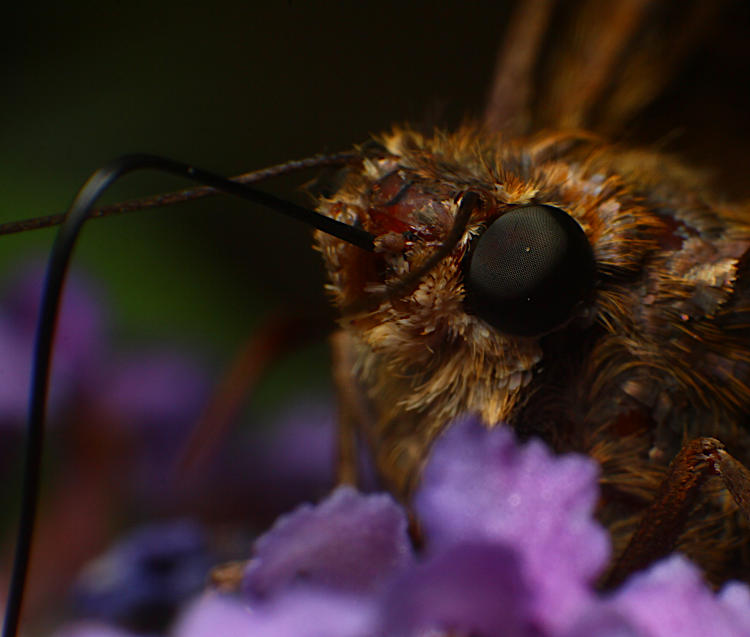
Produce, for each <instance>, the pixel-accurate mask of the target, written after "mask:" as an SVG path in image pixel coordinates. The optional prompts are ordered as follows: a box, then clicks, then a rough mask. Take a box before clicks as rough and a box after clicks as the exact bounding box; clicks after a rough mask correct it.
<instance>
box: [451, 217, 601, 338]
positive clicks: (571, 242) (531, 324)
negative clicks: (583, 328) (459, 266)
mask: <svg viewBox="0 0 750 637" xmlns="http://www.w3.org/2000/svg"><path fill="white" fill-rule="evenodd" d="M466 259H467V260H466V261H465V262H464V272H465V287H466V303H467V309H468V310H469V311H470V312H471V313H473V314H476V315H477V316H479V317H480V318H481V319H483V320H485V321H487V322H488V323H490V324H491V325H492V326H494V327H496V328H497V329H498V330H500V331H502V332H505V333H507V334H512V335H516V336H537V335H539V334H543V333H545V332H548V331H550V330H552V329H554V328H555V327H557V326H559V325H561V324H562V323H564V322H565V321H566V320H567V319H568V318H569V317H570V315H571V312H572V310H573V308H574V306H575V305H576V304H577V303H578V302H579V301H580V300H581V299H583V298H584V297H585V296H586V294H587V293H588V292H590V291H591V289H592V287H593V284H594V270H595V266H594V256H593V253H592V251H591V246H590V245H589V242H588V239H587V238H586V235H585V233H584V232H583V229H582V228H581V226H580V225H578V222H577V221H575V220H574V219H573V218H572V217H571V216H570V215H569V214H567V213H566V212H565V211H563V210H560V209H559V208H555V207H554V206H544V205H535V206H520V207H518V208H513V209H511V210H509V211H508V212H506V213H505V214H503V215H502V216H501V217H498V218H497V219H496V220H495V221H493V222H492V224H491V225H490V226H489V227H488V228H487V229H486V230H485V231H484V232H483V233H482V234H481V235H480V236H479V237H477V238H476V239H474V242H473V246H472V250H471V251H470V252H469V253H468V255H467V257H466Z"/></svg>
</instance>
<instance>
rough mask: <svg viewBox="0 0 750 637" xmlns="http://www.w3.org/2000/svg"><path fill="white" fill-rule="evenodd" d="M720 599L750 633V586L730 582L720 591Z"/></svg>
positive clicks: (739, 623) (736, 620) (739, 624)
mask: <svg viewBox="0 0 750 637" xmlns="http://www.w3.org/2000/svg"><path fill="white" fill-rule="evenodd" d="M719 601H720V603H721V604H722V606H724V608H726V609H727V610H728V611H729V613H730V614H731V615H732V616H733V617H734V619H735V622H736V623H737V625H738V626H742V627H743V629H744V630H745V631H746V632H747V634H748V635H750V586H748V585H747V584H742V583H740V582H729V583H727V584H725V585H724V587H723V588H722V589H721V591H719Z"/></svg>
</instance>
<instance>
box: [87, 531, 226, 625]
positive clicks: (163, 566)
mask: <svg viewBox="0 0 750 637" xmlns="http://www.w3.org/2000/svg"><path fill="white" fill-rule="evenodd" d="M214 559H215V558H214V556H213V555H212V554H211V553H210V551H209V548H208V544H207V539H206V536H205V534H204V532H203V531H202V529H201V528H200V527H199V526H198V525H197V524H195V523H193V522H190V521H186V520H180V521H172V522H166V523H162V524H158V525H151V526H146V527H142V528H140V529H138V530H136V531H135V532H133V533H131V534H130V535H128V536H127V537H126V538H125V539H123V540H122V541H120V542H119V543H118V544H116V545H115V546H114V547H113V548H112V549H110V550H109V551H108V552H107V553H105V554H104V555H103V556H101V557H99V558H98V559H97V560H96V561H94V562H93V563H91V564H90V565H89V566H88V567H87V568H86V569H85V570H84V571H83V573H82V574H81V576H80V577H79V580H78V582H77V583H76V585H75V587H74V592H73V601H74V606H75V607H76V609H77V610H78V612H79V614H80V615H82V616H84V617H90V618H97V619H101V620H106V621H111V622H115V623H120V624H122V625H125V626H128V627H131V628H136V629H139V630H158V629H160V628H163V627H164V626H165V625H166V623H167V622H168V621H169V619H171V617H172V615H173V614H174V612H175V610H176V609H177V607H178V606H179V605H180V604H181V603H183V602H185V601H186V600H187V599H188V598H189V597H191V596H193V595H195V594H196V593H198V592H199V591H200V590H202V588H203V587H204V585H205V581H206V577H207V574H208V571H209V570H210V568H211V565H212V563H213V561H214Z"/></svg>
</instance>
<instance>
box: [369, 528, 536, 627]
mask: <svg viewBox="0 0 750 637" xmlns="http://www.w3.org/2000/svg"><path fill="white" fill-rule="evenodd" d="M532 599H533V594H532V591H531V590H530V589H529V587H528V585H527V582H526V581H525V579H524V576H523V573H522V572H521V567H520V563H519V559H518V555H517V554H516V553H515V552H514V551H513V550H511V549H509V548H507V547H505V546H503V545H501V544H497V543H489V542H484V543H479V544H472V543H464V544H454V545H453V546H451V547H450V548H447V549H446V550H444V551H442V552H440V553H439V554H438V555H436V556H434V557H432V558H431V559H429V560H428V561H427V562H426V563H424V564H421V565H419V566H416V567H414V568H411V569H409V570H408V571H406V572H405V573H404V574H403V575H402V576H400V577H399V578H398V579H397V580H396V581H395V582H394V584H393V585H392V586H391V587H389V589H388V593H387V595H386V597H385V600H384V603H383V609H384V613H385V620H384V626H383V627H382V630H381V631H380V632H379V633H378V634H383V635H389V636H392V637H396V636H399V635H403V636H404V637H407V636H410V635H426V634H432V633H431V632H430V631H436V632H435V634H441V635H442V634H444V633H448V634H458V635H498V636H499V635H513V636H514V637H524V636H528V637H531V636H534V635H540V634H541V633H540V632H539V631H538V630H537V629H536V627H535V626H534V617H533V615H534V613H533V612H532V609H531V606H532Z"/></svg>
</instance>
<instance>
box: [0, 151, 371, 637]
mask: <svg viewBox="0 0 750 637" xmlns="http://www.w3.org/2000/svg"><path fill="white" fill-rule="evenodd" d="M311 159H314V158H311ZM350 159H351V157H350V156H349V160H350ZM305 161H306V160H302V162H305ZM344 161H346V160H339V161H338V162H337V163H343V162H344ZM318 162H319V163H313V164H312V165H321V164H322V163H324V161H320V160H318ZM292 164H294V162H291V163H290V164H282V165H281V166H280V167H278V168H277V172H274V173H272V174H269V173H268V171H273V169H267V171H259V173H264V172H265V174H266V177H263V178H267V177H268V176H275V175H276V174H284V172H291V170H295V169H297V166H294V167H292V168H291V169H290V168H288V166H290V165H292ZM285 166H286V167H287V168H286V169H284V168H283V167H285ZM303 167H310V164H307V165H305V166H303ZM136 170H157V171H161V172H166V173H170V174H173V175H177V176H181V177H185V178H187V179H189V180H192V181H195V182H198V183H202V184H205V185H206V186H208V187H209V188H211V189H214V191H220V192H223V193H226V194H230V195H234V196H237V197H241V198H243V199H247V200H249V201H252V202H254V203H259V204H261V205H263V206H266V207H268V208H271V209H273V210H276V211H277V212H281V213H283V214H285V215H288V216H290V217H294V218H295V219H299V220H300V221H303V222H305V223H307V224H309V225H311V226H313V227H315V228H317V229H318V230H321V231H323V232H326V233H328V234H331V235H333V236H335V237H338V238H339V239H341V240H343V241H346V242H348V243H351V244H353V245H355V246H358V247H360V248H362V249H363V250H368V251H373V250H374V237H373V235H371V234H370V233H368V232H365V231H364V230H362V229H360V228H355V227H353V226H350V225H348V224H345V223H341V222H340V221H336V220H335V219H331V218H330V217H326V216H324V215H321V214H319V213H317V212H315V211H313V210H309V209H307V208H304V207H302V206H298V205H296V204H294V203H291V202H288V201H285V200H283V199H279V198H278V197H275V196H274V195H271V194H268V193H266V192H263V191H260V190H256V189H255V188H252V187H250V186H248V185H246V184H243V183H240V182H238V181H232V180H230V179H227V178H225V177H221V176H219V175H216V174H213V173H210V172H207V171H205V170H201V169H199V168H195V167H194V166H190V165H188V164H183V163H180V162H176V161H173V160H171V159H165V158H162V157H156V156H153V155H125V156H123V157H120V158H119V159H116V160H114V161H113V162H111V163H110V164H108V165H107V166H104V167H103V168H100V169H99V170H97V171H96V172H94V173H93V174H92V175H91V176H90V177H89V178H88V180H87V181H86V183H85V184H84V185H83V186H82V187H81V189H80V190H79V191H78V194H77V195H76V198H75V199H74V200H73V203H72V205H71V207H70V209H69V210H68V212H67V214H66V215H65V216H64V220H63V221H62V226H61V228H60V230H59V231H58V234H57V236H56V238H55V242H54V244H53V246H52V252H51V254H50V258H49V262H48V265H47V273H46V278H45V282H44V289H43V291H42V303H41V307H40V310H39V316H38V322H37V328H36V336H35V341H34V358H33V364H32V370H31V394H30V397H29V422H28V428H27V433H26V436H27V440H26V452H25V459H24V469H23V484H22V491H21V515H20V519H19V523H18V537H17V540H16V549H15V555H14V559H13V572H12V575H11V580H10V588H9V592H8V600H7V605H6V611H5V623H4V626H3V637H15V636H16V633H17V631H18V623H19V620H20V614H21V606H22V603H23V593H24V589H25V586H26V576H27V574H28V566H29V557H30V553H31V542H32V535H33V532H34V522H35V519H36V509H37V500H38V492H39V479H40V468H41V458H42V447H43V442H44V420H45V412H46V403H47V393H48V385H49V372H50V358H51V353H52V345H53V340H54V336H55V328H56V325H57V314H58V310H59V306H60V297H61V294H62V288H63V285H64V283H65V278H66V275H67V271H68V266H69V264H70V258H71V255H72V252H73V248H74V247H75V242H76V240H77V238H78V234H79V233H80V231H81V229H82V227H83V224H84V223H85V222H86V221H87V220H88V219H89V218H90V216H91V209H92V207H93V205H94V203H95V202H96V200H97V199H98V198H99V197H100V196H101V195H102V194H103V193H104V191H105V190H107V188H109V186H111V185H112V184H113V183H114V182H115V181H117V180H118V179H119V178H120V177H122V176H124V175H126V174H128V173H131V172H134V171H136ZM257 180H260V178H258V179H257ZM201 191H202V192H205V191H203V189H201ZM184 192H191V191H183V193H184ZM192 192H195V191H192ZM177 194H178V195H179V193H177ZM206 194H214V193H213V192H206ZM206 194H201V195H199V196H206ZM157 198H158V197H157ZM157 198H149V200H156V199H157ZM178 198H179V197H178ZM191 198H196V197H195V196H188V197H187V198H185V197H184V196H183V198H182V200H187V199H191ZM153 205H158V204H153ZM142 207H151V206H150V205H148V206H142ZM142 207H141V208H142ZM115 208H118V206H115ZM119 208H121V209H118V210H117V211H118V212H126V211H127V209H126V207H123V206H122V205H120V206H119ZM141 208H132V207H131V208H130V209H141ZM55 223H60V221H59V220H58V221H56V222H55ZM55 223H48V224H47V225H55ZM37 227H45V226H42V225H39V226H37Z"/></svg>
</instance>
